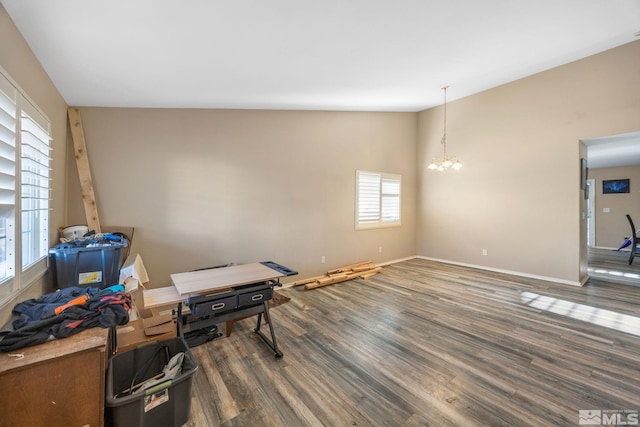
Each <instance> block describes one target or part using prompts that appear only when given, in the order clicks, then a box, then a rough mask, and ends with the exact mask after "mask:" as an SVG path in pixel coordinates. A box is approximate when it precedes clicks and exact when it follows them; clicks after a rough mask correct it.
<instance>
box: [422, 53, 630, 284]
mask: <svg viewBox="0 0 640 427" xmlns="http://www.w3.org/2000/svg"><path fill="white" fill-rule="evenodd" d="M523 54H524V53H523ZM639 69H640V42H634V43H630V44H627V45H624V46H621V47H619V48H616V49H613V50H610V51H607V52H604V53H601V54H598V55H595V56H592V57H589V58H586V59H583V60H580V61H577V62H574V63H571V64H567V65H564V66H562V67H558V68H555V69H552V70H549V71H546V72H543V73H540V74H537V75H534V76H531V77H528V78H525V79H522V80H518V81H516V82H513V83H509V84H506V85H503V86H500V87H496V88H494V89H491V90H488V91H485V92H482V93H479V94H476V95H473V96H470V97H467V98H464V99H461V100H458V101H455V102H451V103H450V104H449V106H448V109H447V116H448V126H447V134H448V142H449V144H448V148H449V152H450V154H455V155H457V156H459V157H460V158H461V161H462V162H463V163H464V165H465V166H464V168H463V169H462V170H460V171H459V172H457V173H447V174H441V173H436V172H432V171H427V170H426V168H425V166H426V165H427V163H428V162H429V161H430V160H431V158H432V157H434V156H436V155H440V153H441V148H440V137H441V132H442V108H435V109H431V110H427V111H424V112H422V113H420V115H419V120H418V127H419V132H418V164H419V165H420V166H419V168H418V171H419V177H418V179H419V181H418V188H419V191H418V201H419V205H418V212H419V213H418V224H419V227H418V242H417V252H418V254H419V255H421V256H425V257H431V258H436V259H444V260H449V261H453V262H457V263H464V264H471V265H479V266H483V267H487V268H492V269H498V270H508V271H516V272H520V273H524V274H530V275H536V276H542V277H549V278H556V279H560V280H562V281H568V282H571V283H578V282H580V280H581V279H582V278H583V275H584V272H585V268H584V264H586V259H585V258H586V251H585V250H583V249H582V246H584V242H582V243H581V235H583V231H582V228H583V227H585V226H586V222H585V221H583V220H582V219H581V217H582V212H583V211H584V209H585V204H584V202H583V198H582V193H581V191H580V188H579V180H580V167H579V158H580V142H579V141H580V140H581V139H585V138H594V137H599V136H605V135H613V134H621V133H627V132H633V131H638V130H639V128H640V120H639V118H640V73H638V70H639ZM447 83H452V86H451V89H450V90H449V92H450V95H453V94H454V93H455V92H454V91H455V86H454V83H455V82H447ZM582 240H584V239H582ZM482 249H487V251H488V255H487V256H483V255H482Z"/></svg>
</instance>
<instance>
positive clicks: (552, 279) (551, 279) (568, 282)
mask: <svg viewBox="0 0 640 427" xmlns="http://www.w3.org/2000/svg"><path fill="white" fill-rule="evenodd" d="M415 258H420V259H426V260H429V261H436V262H442V263H444V264H452V265H459V266H461V267H471V268H477V269H479V270H486V271H494V272H496V273H505V274H511V275H514V276H520V277H527V278H529V279H538V280H545V281H547V282H554V283H561V284H563V285H571V286H583V284H582V283H581V282H574V281H572V280H565V279H558V278H557V277H548V276H538V275H537V274H529V273H522V272H520V271H512V270H503V269H500V268H492V267H487V266H485V265H476V264H466V263H462V262H454V261H449V260H445V259H438V258H430V257H425V256H421V255H416V256H415ZM585 283H586V280H585Z"/></svg>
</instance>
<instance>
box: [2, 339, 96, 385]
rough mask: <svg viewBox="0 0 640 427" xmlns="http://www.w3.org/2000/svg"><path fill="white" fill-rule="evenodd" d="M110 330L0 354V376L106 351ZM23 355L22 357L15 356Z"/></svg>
mask: <svg viewBox="0 0 640 427" xmlns="http://www.w3.org/2000/svg"><path fill="white" fill-rule="evenodd" d="M108 337H109V329H103V328H98V327H95V328H89V329H86V330H84V331H81V332H78V333H77V334H75V335H72V336H70V337H67V338H60V339H55V340H51V341H47V342H45V343H42V344H38V345H34V346H30V347H24V348H21V349H19V350H15V351H12V352H8V353H0V375H2V374H4V373H5V372H8V371H12V370H14V369H20V368H26V367H29V366H31V365H34V364H38V363H42V362H46V361H47V360H50V359H55V358H62V357H69V356H72V355H74V354H77V353H82V352H86V351H106V349H107V344H108V343H107V340H108ZM14 354H21V355H22V357H19V356H13V355H14Z"/></svg>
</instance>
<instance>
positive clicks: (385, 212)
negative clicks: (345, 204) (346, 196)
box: [356, 171, 401, 230]
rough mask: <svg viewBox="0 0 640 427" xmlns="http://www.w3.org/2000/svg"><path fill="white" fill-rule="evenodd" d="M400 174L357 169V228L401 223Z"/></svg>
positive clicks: (389, 225)
mask: <svg viewBox="0 0 640 427" xmlns="http://www.w3.org/2000/svg"><path fill="white" fill-rule="evenodd" d="M400 187H401V177H400V175H393V174H386V173H379V172H366V171H356V230H361V229H367V228H379V227H391V226H398V225H400Z"/></svg>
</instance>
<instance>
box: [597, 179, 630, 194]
mask: <svg viewBox="0 0 640 427" xmlns="http://www.w3.org/2000/svg"><path fill="white" fill-rule="evenodd" d="M628 192H629V180H628V179H608V180H604V181H602V194H618V193H628Z"/></svg>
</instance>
